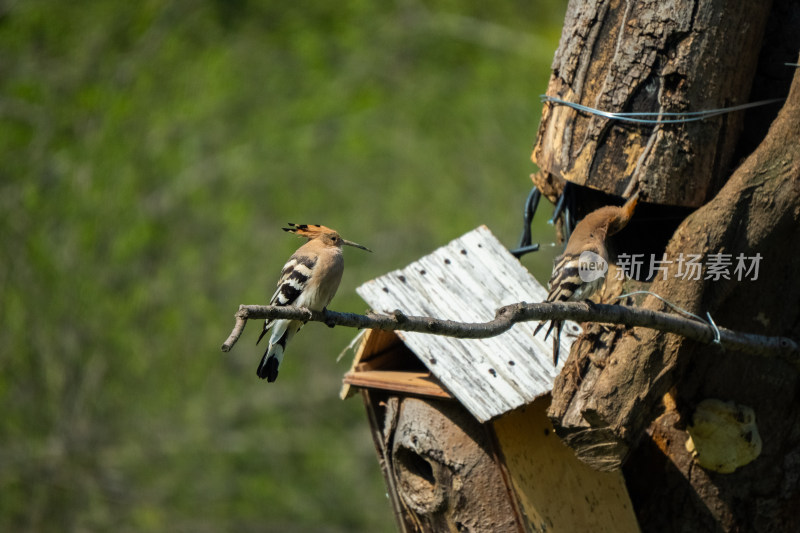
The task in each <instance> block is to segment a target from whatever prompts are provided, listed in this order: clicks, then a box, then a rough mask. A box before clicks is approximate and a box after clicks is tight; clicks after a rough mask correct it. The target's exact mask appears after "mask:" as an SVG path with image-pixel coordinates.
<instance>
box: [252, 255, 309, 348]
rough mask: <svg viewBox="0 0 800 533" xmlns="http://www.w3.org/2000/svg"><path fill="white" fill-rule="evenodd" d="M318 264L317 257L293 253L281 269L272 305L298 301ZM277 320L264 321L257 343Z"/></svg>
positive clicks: (283, 304) (289, 303) (271, 301)
mask: <svg viewBox="0 0 800 533" xmlns="http://www.w3.org/2000/svg"><path fill="white" fill-rule="evenodd" d="M316 264H317V258H316V257H309V256H307V255H297V254H295V255H293V256H292V257H290V258H289V261H287V262H286V264H285V265H283V270H281V278H280V280H279V281H278V289H277V290H276V291H275V294H273V295H272V299H271V300H270V302H269V304H270V305H279V306H285V305H292V304H294V303H295V302H296V301H297V298H298V297H299V296H300V294H302V292H303V289H304V288H305V286H306V284H307V283H308V280H309V279H311V272H312V271H313V270H314V267H315V266H316ZM274 322H275V321H274V320H273V319H267V320H266V321H265V322H264V329H263V330H262V331H261V335H259V337H258V341H256V344H258V343H259V342H261V338H262V337H263V336H264V335H265V334H266V333H267V331H269V329H270V328H271V327H272V325H273V323H274Z"/></svg>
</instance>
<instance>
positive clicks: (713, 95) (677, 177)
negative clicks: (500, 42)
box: [533, 0, 770, 207]
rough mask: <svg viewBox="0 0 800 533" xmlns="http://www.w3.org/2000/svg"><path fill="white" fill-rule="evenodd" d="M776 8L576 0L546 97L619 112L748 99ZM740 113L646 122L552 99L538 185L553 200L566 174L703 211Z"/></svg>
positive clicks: (744, 1) (691, 1) (537, 152)
mask: <svg viewBox="0 0 800 533" xmlns="http://www.w3.org/2000/svg"><path fill="white" fill-rule="evenodd" d="M769 5H770V2H751V1H748V0H735V1H728V0H711V1H700V0H641V1H635V2H634V1H633V0H628V1H626V2H623V1H619V0H614V1H610V0H572V1H571V2H570V3H569V7H568V10H567V15H566V19H565V21H564V30H563V33H562V37H561V43H560V44H559V48H558V51H557V52H556V55H555V58H554V60H553V74H552V76H551V78H550V83H549V86H548V90H547V94H548V95H549V96H556V97H559V98H561V99H564V100H567V101H570V102H575V103H580V104H583V105H587V106H589V107H593V108H596V109H602V110H605V111H614V112H619V111H626V112H656V113H657V112H685V111H697V110H706V109H714V108H721V107H729V106H733V105H737V104H742V103H744V102H747V101H748V96H749V93H750V86H751V81H752V79H753V76H754V73H755V69H756V65H757V62H758V61H757V60H758V52H759V45H760V43H761V40H762V37H763V32H764V26H765V22H766V20H767V17H768V15H769ZM742 116H743V115H742V114H741V113H738V114H730V115H721V116H719V117H716V118H713V119H709V120H705V121H699V122H691V123H687V124H680V125H675V124H669V125H656V126H646V127H642V126H641V125H631V124H626V123H621V122H613V121H609V120H608V119H606V118H602V117H598V116H593V115H589V114H587V113H584V112H578V111H575V110H574V109H571V108H569V107H565V106H560V105H551V104H548V105H545V107H544V111H543V115H542V123H541V127H540V129H539V135H538V137H537V143H536V147H535V148H534V155H533V159H534V161H535V162H536V163H537V164H538V165H539V168H540V169H541V172H540V173H539V174H538V175H537V176H536V177H535V178H534V181H535V182H536V184H537V185H539V186H540V188H542V189H543V190H545V191H547V192H550V196H551V197H552V195H553V194H554V191H556V190H558V189H560V188H561V186H560V183H563V180H565V179H566V180H569V181H571V182H573V183H577V184H580V185H587V186H590V187H594V188H598V189H601V190H604V191H606V192H608V193H613V194H618V195H623V193H626V192H628V193H630V191H633V190H640V191H642V192H643V193H644V194H643V195H642V197H643V198H644V199H646V200H648V201H651V202H657V203H659V204H670V205H687V206H693V207H697V206H700V205H702V204H703V202H704V201H705V200H706V199H707V198H709V196H710V194H712V193H714V192H716V190H718V189H719V186H720V184H721V183H723V182H724V179H725V178H727V176H728V175H729V165H730V164H731V162H732V158H733V157H734V148H735V146H736V142H737V140H738V138H739V134H740V130H741V125H742ZM626 196H627V194H626Z"/></svg>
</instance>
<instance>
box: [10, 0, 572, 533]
mask: <svg viewBox="0 0 800 533" xmlns="http://www.w3.org/2000/svg"><path fill="white" fill-rule="evenodd" d="M565 8H566V1H565V0H537V1H535V2H523V1H517V2H482V1H473V2H455V1H449V2H448V1H437V2H422V1H414V0H407V1H399V2H394V3H392V2H372V1H358V0H355V1H348V2H319V1H317V2H302V1H295V2H257V1H248V0H236V1H222V0H218V1H216V2H209V1H206V2H202V1H189V0H177V1H174V2H158V1H141V2H110V1H85V2H60V1H50V2H45V1H38V0H24V1H18V2H4V3H2V4H0V46H2V48H1V49H0V50H1V52H2V53H0V84H1V86H2V90H1V91H0V116H2V128H0V157H2V159H1V161H2V164H1V165H0V246H1V248H0V252H2V263H0V299H1V301H2V304H1V305H0V409H2V411H1V414H2V416H0V530H2V531H42V532H48V531H120V532H127V531H131V532H133V531H136V532H139V531H143V532H148V531H186V532H204V531H209V532H212V531H213V532H216V531H239V532H247V531H276V532H279V531H280V532H292V531H343V532H344V531H393V530H394V521H393V518H392V516H391V511H390V507H389V502H388V500H387V499H386V496H385V488H384V486H383V481H382V478H381V476H380V472H379V469H378V465H377V461H376V459H375V455H374V450H373V444H372V440H371V438H370V436H369V433H368V430H367V422H366V418H365V416H364V413H363V407H362V405H361V402H360V401H359V400H358V399H353V400H349V401H347V402H341V401H339V400H338V396H337V395H338V390H339V387H340V384H341V376H342V374H343V373H344V372H345V371H346V370H347V368H348V366H349V358H350V356H349V355H348V356H347V357H345V358H343V359H342V360H341V361H340V362H338V363H337V362H336V356H337V354H339V352H340V351H341V350H342V349H343V348H344V347H345V346H346V345H347V343H348V342H349V341H350V339H351V338H352V337H353V336H354V334H355V332H354V331H352V330H347V329H344V328H336V329H334V330H330V329H328V328H326V327H324V326H322V325H320V324H310V325H308V326H307V327H306V328H305V329H304V330H303V331H302V333H301V334H300V335H298V336H297V337H296V338H295V340H294V341H293V343H292V344H291V345H290V346H289V349H288V350H287V357H286V360H285V361H284V365H283V366H282V369H281V374H280V379H279V380H278V381H277V382H276V383H274V384H270V385H268V384H267V383H265V382H263V381H261V380H259V379H258V378H257V377H256V375H255V369H256V366H257V364H258V361H259V359H260V357H261V354H262V352H263V347H261V346H259V347H256V346H255V345H254V343H255V339H256V337H257V333H258V330H259V325H256V324H251V325H250V326H249V327H248V329H247V330H246V331H245V335H244V336H243V338H242V339H241V340H240V342H239V344H237V346H236V347H235V349H234V350H233V351H232V352H231V353H228V354H223V353H221V352H220V350H219V346H220V344H221V343H222V341H223V340H224V339H225V337H226V336H227V335H228V333H229V332H230V328H231V327H232V325H233V319H232V317H233V313H234V312H235V311H236V308H237V306H238V305H239V304H241V303H266V302H267V301H268V299H269V297H270V296H271V295H272V292H273V291H274V286H275V283H276V282H277V278H278V273H279V272H280V269H281V267H282V265H283V263H284V262H285V261H286V259H287V258H288V257H289V255H290V254H291V253H292V251H293V250H294V249H295V248H296V247H297V246H298V245H299V244H301V242H302V241H300V240H298V239H297V238H294V237H292V236H290V235H287V234H285V233H283V232H282V231H280V227H281V226H282V225H284V224H285V223H286V222H296V223H310V224H325V225H327V226H330V227H333V228H336V229H337V230H339V231H340V232H341V233H342V235H343V236H344V237H345V238H348V239H351V240H354V241H356V242H359V243H362V244H364V245H366V246H368V247H370V248H372V249H373V250H374V251H375V253H373V254H368V253H364V252H361V251H359V250H356V249H350V248H348V249H346V250H345V256H346V262H347V268H346V272H345V276H344V280H343V282H342V285H341V287H340V289H339V294H338V296H337V298H336V299H335V300H334V301H333V304H332V305H331V308H332V309H334V310H340V311H351V312H362V311H364V310H365V309H366V305H365V304H364V303H363V302H362V301H361V300H360V299H359V298H358V296H357V295H356V294H355V288H356V287H357V286H358V285H359V284H361V283H363V282H365V281H367V280H369V279H372V278H374V277H376V276H379V275H381V274H383V273H385V272H387V271H390V270H393V269H396V268H401V267H403V266H405V265H406V264H408V263H409V262H411V261H413V260H415V259H417V258H419V257H420V256H422V255H424V254H426V253H429V252H430V251H432V250H433V249H435V248H437V247H439V246H441V245H444V244H446V243H447V242H448V241H449V240H451V239H453V238H455V237H457V236H459V235H461V234H463V233H466V232H468V231H470V230H472V229H473V228H475V227H476V226H478V225H480V224H486V225H488V226H489V227H490V228H491V229H492V231H493V232H494V233H495V235H497V236H498V238H500V240H501V241H503V242H504V243H505V244H506V245H507V246H509V247H513V246H514V245H515V244H516V240H517V238H518V235H519V232H520V229H521V216H520V215H521V210H522V204H523V201H524V198H525V196H526V195H527V193H528V190H529V188H530V180H529V178H528V175H529V174H530V173H531V172H533V171H534V170H535V169H534V166H533V164H532V163H531V162H530V157H529V156H530V151H531V148H532V146H533V142H534V139H535V134H536V129H537V126H538V121H539V111H540V109H541V104H540V102H539V98H538V96H539V94H541V93H543V92H544V91H545V89H546V85H547V79H548V76H549V66H550V62H551V60H552V56H553V52H554V50H555V48H556V46H557V42H558V37H559V33H560V27H561V22H562V18H563V13H564V10H565ZM550 212H551V206H550V205H549V204H547V203H546V202H543V204H542V207H541V209H540V214H539V216H538V217H537V226H536V233H535V236H534V237H535V240H538V241H542V242H545V243H549V242H552V241H553V238H554V237H553V231H552V228H550V227H548V226H546V225H545V224H544V220H545V219H546V218H547V217H548V216H549V214H550ZM553 250H554V248H548V249H547V250H545V252H543V253H539V254H534V255H531V256H527V257H526V258H524V260H523V263H524V264H525V265H526V266H527V267H528V268H530V269H531V270H532V271H533V272H534V273H535V274H536V275H537V277H539V278H540V279H542V278H544V279H546V278H547V276H548V274H549V269H550V265H551V260H552V256H553Z"/></svg>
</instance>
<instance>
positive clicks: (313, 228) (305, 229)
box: [282, 222, 336, 239]
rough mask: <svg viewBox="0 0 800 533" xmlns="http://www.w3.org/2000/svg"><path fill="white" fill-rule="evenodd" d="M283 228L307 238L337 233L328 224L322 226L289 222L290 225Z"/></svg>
mask: <svg viewBox="0 0 800 533" xmlns="http://www.w3.org/2000/svg"><path fill="white" fill-rule="evenodd" d="M282 229H283V231H288V232H289V233H294V234H295V235H299V236H300V237H305V238H306V239H315V238H317V237H319V236H320V235H325V234H326V233H336V230H333V229H331V228H329V227H327V226H320V225H319V224H292V223H291V222H289V227H288V228H282Z"/></svg>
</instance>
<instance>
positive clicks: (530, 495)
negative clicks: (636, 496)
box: [342, 227, 639, 533]
mask: <svg viewBox="0 0 800 533" xmlns="http://www.w3.org/2000/svg"><path fill="white" fill-rule="evenodd" d="M358 293H359V295H360V296H361V297H362V298H363V299H364V300H366V302H367V303H368V304H369V305H370V306H371V307H372V308H373V309H374V310H376V311H380V312H391V311H394V310H395V309H400V310H402V311H403V312H404V313H405V314H408V315H424V316H433V317H438V318H446V319H451V320H459V321H465V322H485V321H488V320H491V319H492V318H494V315H495V311H496V310H497V308H499V307H501V306H503V305H507V304H511V303H515V302H520V301H530V302H538V301H543V300H544V299H545V298H546V296H547V291H546V289H545V288H544V287H542V286H541V285H540V284H539V283H538V282H537V281H536V280H535V279H534V278H533V277H532V276H531V275H530V273H528V271H527V270H526V269H525V268H524V267H523V266H522V265H521V264H520V263H519V261H518V260H517V259H515V258H514V257H513V256H512V255H511V254H510V253H509V252H508V251H507V250H506V248H505V247H504V246H503V245H502V244H501V243H500V242H499V241H498V240H497V239H496V238H495V237H494V236H493V235H492V234H491V233H490V232H489V230H488V229H487V228H486V227H480V228H478V229H476V230H474V231H472V232H470V233H467V234H466V235H464V236H462V237H460V238H458V239H456V240H454V241H453V242H451V243H450V244H448V245H446V246H444V247H442V248H440V249H438V250H436V251H435V252H433V253H432V254H430V255H428V256H426V257H423V258H422V259H420V260H418V261H416V262H414V263H412V264H410V265H409V266H407V267H406V268H404V269H402V270H398V271H395V272H391V273H389V274H386V275H384V276H382V277H380V278H377V279H375V280H372V281H369V282H367V283H365V284H364V285H362V286H361V287H359V288H358ZM535 326H536V323H535V322H529V323H521V324H517V325H515V326H514V327H513V328H512V329H511V330H509V331H507V332H506V333H504V334H502V335H499V336H497V337H493V338H488V339H457V338H452V337H442V336H437V335H429V334H422V333H410V332H401V331H398V332H387V331H378V330H368V331H366V332H365V334H364V336H363V338H362V340H361V342H360V345H359V347H358V349H357V352H356V355H355V358H354V361H353V365H352V368H351V370H350V371H349V372H348V373H347V374H346V375H345V377H344V387H343V389H342V397H343V398H345V397H347V396H350V395H352V394H353V393H355V390H356V389H359V390H360V391H361V396H362V398H363V400H364V404H365V407H366V410H367V415H368V419H369V423H370V427H371V429H372V435H373V439H374V441H375V446H376V449H377V453H378V459H379V462H380V464H381V468H382V471H383V474H384V477H385V479H386V484H387V486H388V492H389V496H390V499H391V502H392V506H393V509H394V512H395V516H396V518H397V521H398V525H399V528H400V530H401V531H408V532H411V531H491V532H504V531H530V532H534V531H536V532H538V531H548V532H556V533H557V532H575V531H593V532H603V531H608V532H615V533H620V532H627V531H639V529H638V525H637V523H636V518H635V516H634V514H633V509H632V506H631V502H630V499H629V496H628V492H627V489H626V486H625V482H624V480H623V478H622V474H621V473H620V472H597V471H594V470H592V469H590V468H589V467H588V466H586V465H585V464H583V463H581V462H580V461H579V460H578V459H577V458H576V457H575V455H574V454H573V452H572V451H571V450H570V449H569V448H567V447H566V446H565V445H564V444H563V443H562V442H561V440H560V439H559V438H558V437H557V436H556V434H555V433H554V431H553V428H552V426H551V424H550V421H549V419H548V417H547V408H548V405H549V403H550V391H551V390H552V386H553V380H554V379H555V377H556V375H557V373H558V371H559V370H560V366H561V365H562V364H563V363H559V367H558V368H554V367H553V363H552V353H551V347H550V345H551V342H550V340H549V339H548V340H547V341H545V340H544V338H543V337H544V330H543V331H541V332H540V333H539V335H538V336H537V337H535V338H534V337H533V329H534V327H535ZM576 329H578V326H577V325H575V324H570V323H567V324H566V327H565V328H564V334H563V335H562V340H561V343H562V348H561V350H562V353H563V354H567V353H569V349H570V346H571V344H572V342H573V341H574V338H575V336H576V333H577V332H576Z"/></svg>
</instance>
